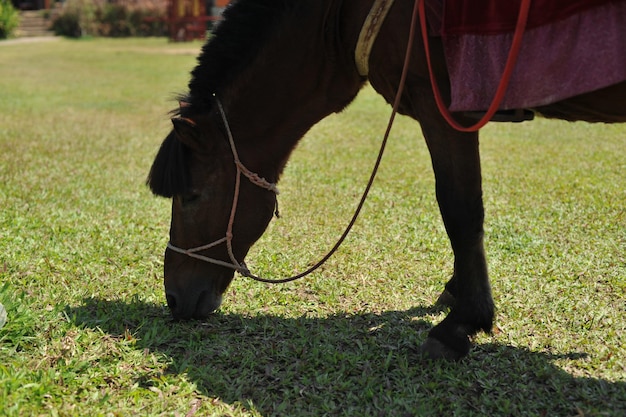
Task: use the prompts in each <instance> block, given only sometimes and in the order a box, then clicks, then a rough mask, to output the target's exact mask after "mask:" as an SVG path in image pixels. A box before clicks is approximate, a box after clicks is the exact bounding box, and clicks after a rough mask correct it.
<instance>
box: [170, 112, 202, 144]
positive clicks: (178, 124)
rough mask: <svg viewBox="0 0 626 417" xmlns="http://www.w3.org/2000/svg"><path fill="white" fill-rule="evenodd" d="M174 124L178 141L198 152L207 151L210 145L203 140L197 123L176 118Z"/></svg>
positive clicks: (183, 118) (173, 120) (184, 118)
mask: <svg viewBox="0 0 626 417" xmlns="http://www.w3.org/2000/svg"><path fill="white" fill-rule="evenodd" d="M172 124H173V125H174V132H175V133H176V137H177V138H178V140H180V141H181V142H182V143H184V144H185V145H187V146H188V147H189V148H191V149H192V150H194V151H196V152H206V151H207V145H208V144H207V143H206V141H203V140H202V135H201V134H200V132H199V131H198V126H197V125H196V122H194V121H193V120H191V119H188V118H186V117H174V118H173V119H172Z"/></svg>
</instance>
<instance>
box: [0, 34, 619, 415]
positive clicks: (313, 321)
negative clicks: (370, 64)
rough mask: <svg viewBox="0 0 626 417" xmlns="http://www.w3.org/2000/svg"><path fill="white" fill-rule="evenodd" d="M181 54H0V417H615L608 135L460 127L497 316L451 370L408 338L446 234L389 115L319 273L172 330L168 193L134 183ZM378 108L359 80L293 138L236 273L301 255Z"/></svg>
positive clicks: (317, 233)
mask: <svg viewBox="0 0 626 417" xmlns="http://www.w3.org/2000/svg"><path fill="white" fill-rule="evenodd" d="M198 49H199V44H192V45H180V44H168V43H167V42H166V41H165V40H161V39H148V40H102V39H98V40H89V41H69V40H61V41H59V42H52V43H45V44H22V45H2V44H0V62H1V63H2V64H1V65H0V205H1V207H2V208H1V211H0V302H1V303H3V304H4V305H5V307H6V308H7V311H8V322H7V324H6V325H5V326H4V327H3V328H2V329H0V415H6V416H37V415H46V416H47V415H51V416H57V415H58V416H126V415H150V416H160V415H163V416H273V415H276V416H322V415H333V416H411V415H420V416H422V415H423V416H437V415H442V416H444V415H445V416H448V415H458V416H470V415H476V416H485V415H489V416H524V415H527V416H578V415H585V416H622V415H624V414H626V296H625V292H626V215H625V202H626V194H625V190H626V160H625V153H624V149H625V146H626V126H618V125H614V126H608V125H588V124H582V123H576V124H568V123H562V122H554V121H545V120H537V121H535V122H532V123H526V124H522V125H512V124H504V125H502V124H500V125H497V124H492V125H489V126H488V127H487V128H485V129H484V130H483V134H482V140H481V147H482V148H481V149H482V157H483V171H484V190H485V205H486V211H487V213H486V214H487V219H486V226H485V227H486V245H487V250H488V260H489V265H490V271H491V277H492V284H493V291H494V298H495V301H496V303H497V306H498V310H497V317H496V327H495V329H494V334H493V335H491V336H488V335H480V336H478V337H477V338H476V345H475V347H474V349H473V350H472V352H471V354H470V356H469V357H468V358H466V359H464V360H462V361H461V362H459V363H455V364H449V363H429V362H424V361H422V360H420V359H419V357H418V355H417V353H416V349H417V347H418V346H419V344H420V343H421V342H422V341H423V340H424V338H425V337H426V334H427V332H428V330H429V329H430V328H431V327H432V326H433V325H434V324H435V323H437V322H439V321H440V320H441V319H442V318H443V317H444V316H445V312H444V311H441V310H438V309H436V308H433V307H432V303H433V301H434V300H435V299H436V297H437V295H438V294H439V292H440V291H441V289H442V286H443V284H444V283H445V282H446V280H447V278H448V277H449V275H450V273H451V268H452V261H453V260H452V257H451V254H450V249H449V243H448V240H447V237H446V235H445V232H444V230H443V226H442V223H441V220H440V218H439V214H438V209H437V205H436V202H435V198H434V181H433V176H432V170H431V167H430V161H429V157H428V153H427V150H426V148H425V145H424V143H423V139H422V138H421V136H420V133H419V127H418V125H417V124H416V123H415V122H413V121H411V120H408V119H406V118H400V119H399V120H398V122H397V124H396V126H395V127H394V130H393V135H392V136H393V137H392V140H391V143H390V146H389V150H388V154H387V155H386V157H385V159H384V161H383V166H382V168H381V172H380V176H379V178H378V179H377V181H376V184H375V186H374V189H373V190H372V195H371V198H370V199H369V200H368V202H367V204H366V207H365V210H364V212H363V215H362V218H361V219H360V220H359V222H358V223H357V225H356V227H355V230H354V232H353V233H352V234H351V235H350V237H349V238H348V240H347V242H346V243H345V246H344V247H342V249H341V250H340V251H339V253H338V254H337V255H336V256H335V257H334V258H332V259H331V260H330V261H329V262H328V264H326V265H325V266H324V267H323V270H322V271H321V272H319V273H316V274H315V275H313V276H311V277H309V278H307V279H305V280H303V281H300V282H297V283H293V284H288V285H282V286H266V285H261V284H258V283H255V282H251V281H249V280H246V279H244V278H241V277H238V278H237V279H236V280H235V281H234V283H233V285H232V286H231V287H230V288H229V290H228V291H227V294H226V297H225V302H224V305H223V306H222V308H221V309H220V310H219V312H218V313H217V314H215V315H214V316H213V317H211V319H210V320H207V321H206V322H189V323H175V322H172V320H171V319H170V317H169V315H168V311H167V308H166V306H165V301H164V294H163V289H162V282H161V279H162V278H161V268H162V259H161V255H162V253H163V250H164V247H165V243H166V241H167V232H168V222H169V202H168V201H166V200H162V199H158V198H154V197H152V196H151V194H150V193H149V191H148V190H147V189H146V187H145V186H144V179H145V177H146V173H147V170H148V169H149V166H150V164H151V161H152V158H153V156H154V154H155V152H156V150H157V148H158V146H159V144H160V141H161V140H162V138H163V137H164V135H165V134H166V132H167V130H168V128H169V127H168V120H167V112H168V111H169V110H170V108H171V107H173V106H174V105H175V103H174V102H173V101H171V100H170V97H171V95H172V94H173V93H177V92H180V91H183V90H184V89H185V86H186V84H187V80H188V72H189V70H191V68H192V67H193V66H194V62H195V54H196V53H197V52H198ZM388 114H389V108H388V106H386V105H385V104H384V103H383V101H382V99H381V98H380V97H378V96H377V95H376V94H375V93H373V92H372V91H371V90H369V89H366V90H364V91H363V92H362V94H361V95H360V96H359V98H358V99H357V101H356V102H355V103H354V104H353V105H352V106H351V107H350V108H349V109H348V110H346V111H345V112H344V113H342V114H340V115H335V116H332V117H330V118H328V119H327V120H325V121H324V122H322V123H320V124H319V125H317V126H315V127H314V128H313V129H312V130H311V132H310V133H309V134H308V135H307V137H306V138H305V139H304V140H303V141H302V142H301V144H300V146H299V147H298V149H297V151H296V152H295V154H294V156H293V158H292V160H291V161H290V163H289V165H288V167H287V169H286V171H285V174H284V177H283V179H282V181H281V183H280V186H281V196H280V205H281V206H280V208H281V213H282V216H283V218H282V219H279V220H275V221H273V222H272V224H271V226H270V228H269V230H268V232H267V233H266V234H265V235H264V237H263V238H262V240H261V241H260V242H259V243H258V245H257V246H255V248H254V249H253V251H252V252H251V254H250V256H249V259H248V263H249V266H250V267H251V268H252V269H253V271H254V272H256V273H258V274H261V275H264V276H282V275H287V274H290V273H292V272H294V271H296V270H301V269H303V268H304V267H306V266H307V265H309V264H310V263H311V262H314V261H316V260H317V259H318V258H319V257H320V255H322V254H323V253H324V252H325V251H326V250H327V249H328V247H329V246H330V245H332V243H334V240H335V239H336V238H337V237H338V235H339V234H340V233H341V231H342V229H343V227H344V226H345V224H346V223H347V221H348V219H349V217H350V215H351V212H352V210H353V209H354V207H355V205H356V202H357V200H358V196H359V194H360V192H361V189H362V188H363V186H364V184H365V182H366V180H367V175H368V172H369V170H370V169H371V165H372V163H373V160H374V158H375V153H376V149H377V146H378V143H379V140H380V137H381V135H382V132H383V131H384V127H385V123H386V119H387V117H388Z"/></svg>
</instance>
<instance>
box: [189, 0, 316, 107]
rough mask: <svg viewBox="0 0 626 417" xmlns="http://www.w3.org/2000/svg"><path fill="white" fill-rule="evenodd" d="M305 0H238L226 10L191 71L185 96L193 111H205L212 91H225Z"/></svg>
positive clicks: (214, 92) (209, 103)
mask: <svg viewBox="0 0 626 417" xmlns="http://www.w3.org/2000/svg"><path fill="white" fill-rule="evenodd" d="M303 3H305V2H303V1H302V0H236V1H233V2H231V3H230V5H229V6H228V7H227V8H226V9H225V10H224V13H223V20H222V22H221V23H219V24H218V25H217V27H216V29H215V30H214V31H213V32H212V34H211V38H210V40H209V41H208V42H206V43H205V44H204V46H203V48H202V51H201V53H200V55H199V56H198V65H197V66H196V67H195V68H194V70H193V71H192V72H191V80H190V82H189V85H188V87H189V93H188V94H187V95H186V96H183V98H184V99H186V102H187V103H188V105H189V109H188V111H189V112H191V113H196V112H204V111H207V110H209V109H210V107H211V105H212V103H213V94H217V95H218V96H219V95H221V93H222V92H224V90H225V89H227V88H228V87H229V86H231V85H232V84H233V82H234V81H235V80H236V79H237V78H238V77H239V76H240V75H241V73H242V72H243V71H244V70H245V69H246V68H248V67H250V66H251V65H252V63H253V61H254V60H255V59H256V58H257V56H258V55H259V52H260V51H261V50H262V49H263V46H264V45H265V44H266V43H267V40H268V39H269V38H270V37H271V35H272V34H274V33H276V32H277V31H278V29H279V28H280V27H281V22H284V21H286V18H287V17H288V16H289V15H290V14H291V12H292V11H294V10H295V9H296V8H297V7H299V6H301V5H302V4H303Z"/></svg>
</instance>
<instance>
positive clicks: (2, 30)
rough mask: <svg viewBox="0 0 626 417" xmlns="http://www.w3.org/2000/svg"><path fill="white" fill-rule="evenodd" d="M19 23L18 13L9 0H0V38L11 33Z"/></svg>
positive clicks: (6, 36)
mask: <svg viewBox="0 0 626 417" xmlns="http://www.w3.org/2000/svg"><path fill="white" fill-rule="evenodd" d="M19 24H20V14H19V12H18V11H17V10H16V9H15V8H14V7H13V5H12V4H11V1H10V0H0V39H6V38H9V37H11V36H12V35H13V32H15V29H17V27H18V26H19Z"/></svg>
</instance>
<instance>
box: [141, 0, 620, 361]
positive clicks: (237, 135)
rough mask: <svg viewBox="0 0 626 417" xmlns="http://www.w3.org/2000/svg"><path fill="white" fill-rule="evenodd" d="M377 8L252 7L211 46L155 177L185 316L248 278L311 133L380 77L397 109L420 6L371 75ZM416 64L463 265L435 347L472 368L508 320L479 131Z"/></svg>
mask: <svg viewBox="0 0 626 417" xmlns="http://www.w3.org/2000/svg"><path fill="white" fill-rule="evenodd" d="M373 3H374V0H239V1H236V2H234V4H233V5H232V6H231V7H230V8H229V9H227V11H226V13H225V15H224V20H223V22H222V23H221V24H220V25H219V26H218V28H217V29H216V31H215V32H214V34H213V36H212V37H211V38H210V40H209V41H208V42H207V43H206V45H205V46H204V47H203V50H202V53H201V55H200V56H199V58H198V65H197V67H196V68H195V69H194V70H193V72H192V77H191V81H190V83H189V92H188V94H186V95H185V96H184V97H181V106H180V108H179V109H178V110H177V111H176V113H177V114H176V115H175V117H174V118H173V120H172V122H173V125H174V128H173V130H172V132H171V133H170V134H169V135H168V136H167V138H166V139H165V141H164V142H163V144H162V146H161V148H160V150H159V152H158V155H157V156H156V159H155V161H154V164H153V166H152V169H151V171H150V175H149V179H148V182H149V185H150V187H151V189H152V191H153V192H154V193H155V194H157V195H160V196H164V197H168V198H169V197H171V198H172V199H173V202H172V219H171V229H170V245H169V246H168V250H166V253H165V267H164V274H165V291H166V297H167V303H168V305H169V307H170V309H171V311H172V314H173V316H174V317H175V318H178V319H188V318H206V317H207V316H208V315H209V314H210V313H211V312H212V311H214V310H215V309H216V308H218V307H219V305H220V303H221V299H222V294H223V293H224V291H225V290H226V288H227V287H228V285H229V284H230V282H231V280H232V279H233V275H234V272H235V270H240V271H244V272H245V266H244V264H243V260H244V258H245V256H246V254H247V253H248V250H249V249H250V247H251V246H252V245H253V244H254V242H255V241H256V240H257V239H258V238H259V237H260V236H261V235H262V233H263V232H264V231H265V229H266V227H267V225H268V223H269V221H270V220H271V218H272V216H273V214H274V210H275V207H276V193H275V192H274V191H275V190H274V188H273V187H274V186H273V184H275V183H276V182H277V181H278V179H279V177H280V175H281V172H282V171H283V168H284V167H285V164H286V162H287V159H288V158H289V156H290V153H291V152H292V150H293V149H294V148H295V146H296V144H297V142H298V141H299V140H300V138H301V137H302V136H303V135H304V134H305V132H307V130H308V129H309V128H311V126H313V125H314V124H315V123H316V122H318V121H319V120H321V119H322V118H324V117H326V116H327V115H329V114H331V113H333V112H338V111H341V110H342V109H343V108H344V107H345V106H347V105H348V104H349V103H350V102H351V101H352V100H353V99H354V98H355V96H356V95H357V93H358V92H359V90H360V89H361V88H362V87H363V86H364V84H365V83H366V81H367V80H368V79H369V81H370V83H371V85H372V86H373V87H374V89H375V90H376V91H377V92H378V93H380V94H381V95H382V96H383V97H384V98H385V99H386V100H387V101H388V102H392V100H393V99H394V95H395V94H396V90H397V88H398V83H399V79H400V76H401V72H402V68H403V63H404V57H405V50H406V47H407V38H408V36H407V35H408V31H409V27H410V20H411V15H412V10H413V1H412V0H396V2H395V3H394V4H393V6H392V7H391V9H390V11H389V14H388V16H387V17H386V19H385V20H384V23H383V25H382V28H381V30H380V33H379V34H378V37H377V39H376V41H375V43H374V44H373V48H372V50H371V54H370V55H369V59H368V62H369V74H368V76H367V77H366V76H362V75H360V74H359V72H358V71H357V67H356V65H355V55H354V51H355V47H356V44H357V39H358V37H359V34H360V32H361V28H362V26H363V22H364V21H365V20H366V17H367V16H368V13H369V11H370V8H371V7H372V4H373ZM430 43H431V50H432V51H431V52H432V60H433V67H434V71H435V73H436V74H438V83H439V85H440V89H441V90H442V94H443V96H444V99H449V97H450V91H449V86H448V83H447V77H448V73H447V69H446V65H445V60H444V56H443V51H442V45H441V41H440V39H439V38H432V39H431V40H430ZM409 68H410V70H409V73H408V77H407V80H406V88H405V90H404V93H403V95H402V100H401V103H400V107H399V111H400V112H401V113H403V114H406V115H409V116H411V117H412V118H414V119H415V120H417V121H418V122H419V123H420V125H421V128H422V131H423V134H424V137H425V138H426V142H427V145H428V149H429V151H430V154H431V158H432V165H433V168H434V173H435V177H436V195H437V200H438V203H439V207H440V210H441V215H442V217H443V221H444V224H445V227H446V230H447V233H448V235H449V238H450V241H451V244H452V250H453V251H454V256H455V261H454V273H453V276H452V278H451V279H450V281H449V282H448V283H447V285H446V289H445V291H444V292H443V295H444V297H442V298H444V299H445V301H446V302H447V303H449V304H451V305H453V308H452V309H451V311H450V313H449V314H448V316H447V317H446V318H445V319H444V320H443V321H442V322H441V323H439V324H438V325H437V326H435V327H434V328H433V329H432V330H431V331H430V333H429V336H428V339H427V341H426V342H425V344H424V351H425V353H426V354H428V355H430V356H431V357H435V358H436V357H445V358H459V357H462V356H464V355H466V354H467V353H468V351H469V349H470V339H469V337H470V336H472V335H474V334H475V333H476V332H478V331H480V330H484V331H486V332H489V331H490V330H491V327H492V320H493V316H494V304H493V300H492V297H491V290H490V285H489V279H488V275H487V263H486V260H485V253H484V249H483V217H484V211H483V201H482V189H481V171H480V157H479V150H478V134H477V133H461V132H459V131H457V130H455V129H453V128H451V127H450V126H449V124H448V123H446V121H445V120H444V119H443V118H442V116H441V115H440V112H439V111H438V109H437V106H436V104H435V101H434V98H433V93H432V89H431V85H430V78H429V75H428V74H429V72H428V68H427V65H426V61H425V56H424V45H423V43H422V42H421V41H419V40H416V41H415V42H414V45H413V51H412V58H411V62H410V65H409ZM624 97H626V83H621V84H616V85H614V86H612V87H610V88H605V89H602V90H599V91H596V92H593V93H589V94H585V95H583V96H578V97H574V98H572V99H568V100H565V101H562V102H557V103H554V104H551V105H547V106H543V107H541V108H536V109H534V110H535V111H536V112H537V113H540V114H542V115H543V116H545V117H556V118H561V119H566V120H587V121H603V122H626V105H624V102H623V100H624ZM456 117H457V119H458V121H459V122H461V123H470V122H471V120H469V119H468V118H465V117H464V116H463V115H462V114H457V115H456ZM231 134H232V136H231ZM229 136H230V139H229ZM236 189H237V191H236V192H235V190H236ZM192 248H195V249H194V251H193V252H188V253H181V252H184V250H185V249H192Z"/></svg>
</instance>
